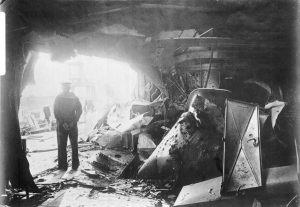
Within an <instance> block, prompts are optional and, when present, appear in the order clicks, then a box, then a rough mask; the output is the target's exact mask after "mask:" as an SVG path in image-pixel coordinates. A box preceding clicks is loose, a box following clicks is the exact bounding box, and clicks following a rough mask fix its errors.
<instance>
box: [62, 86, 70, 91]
mask: <svg viewBox="0 0 300 207" xmlns="http://www.w3.org/2000/svg"><path fill="white" fill-rule="evenodd" d="M70 89H71V85H70V84H63V85H62V91H63V92H69V91H70Z"/></svg>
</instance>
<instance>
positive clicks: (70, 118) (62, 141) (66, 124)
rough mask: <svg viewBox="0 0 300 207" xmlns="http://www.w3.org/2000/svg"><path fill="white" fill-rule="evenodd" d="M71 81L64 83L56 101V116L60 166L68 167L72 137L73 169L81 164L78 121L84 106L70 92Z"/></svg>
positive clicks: (62, 167) (65, 168) (62, 168)
mask: <svg viewBox="0 0 300 207" xmlns="http://www.w3.org/2000/svg"><path fill="white" fill-rule="evenodd" d="M70 89H71V83H70V82H64V83H62V93H60V94H59V95H58V96H57V97H56V98H55V102H54V116H55V118H56V123H57V145H58V168H59V169H61V170H67V169H68V162H67V150H66V148H67V141H68V136H69V138H70V142H71V147H72V169H73V170H76V169H77V168H78V166H79V159H78V128H77V122H78V120H79V118H80V115H81V113H82V106H81V103H80V101H79V99H78V97H77V96H76V95H75V94H74V93H73V92H70Z"/></svg>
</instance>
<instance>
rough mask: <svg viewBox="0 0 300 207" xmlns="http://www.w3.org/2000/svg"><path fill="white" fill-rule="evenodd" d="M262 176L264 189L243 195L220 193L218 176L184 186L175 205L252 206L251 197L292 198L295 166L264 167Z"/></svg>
mask: <svg viewBox="0 0 300 207" xmlns="http://www.w3.org/2000/svg"><path fill="white" fill-rule="evenodd" d="M264 175H265V182H264V185H265V187H264V188H261V189H259V190H258V189H255V190H253V191H246V192H244V193H245V194H246V195H244V196H241V197H239V196H237V195H236V194H233V195H227V196H226V195H225V196H224V195H221V194H220V191H221V184H222V177H221V176H219V177H216V178H213V179H210V180H206V181H202V182H199V183H194V184H191V185H186V186H184V187H183V188H182V190H181V192H180V193H179V195H178V197H177V199H176V202H175V204H174V206H253V205H252V203H253V199H258V200H260V201H261V200H268V201H270V200H273V199H274V198H275V197H276V198H278V197H279V198H280V196H282V198H286V196H287V195H288V197H292V196H294V195H295V194H298V193H299V184H298V178H297V169H296V166H295V165H288V166H282V167H274V168H267V169H265V170H264ZM245 198H246V199H245ZM274 200H275V201H274V202H273V205H272V206H274V205H275V206H281V205H280V204H279V203H276V199H274ZM283 201H284V199H283ZM285 205H286V203H285ZM268 206H269V205H268Z"/></svg>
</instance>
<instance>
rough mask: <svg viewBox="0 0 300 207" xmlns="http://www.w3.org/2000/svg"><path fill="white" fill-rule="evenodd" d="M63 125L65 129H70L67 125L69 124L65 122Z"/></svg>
mask: <svg viewBox="0 0 300 207" xmlns="http://www.w3.org/2000/svg"><path fill="white" fill-rule="evenodd" d="M63 127H64V129H65V130H67V131H68V130H70V127H69V125H68V124H67V123H64V124H63Z"/></svg>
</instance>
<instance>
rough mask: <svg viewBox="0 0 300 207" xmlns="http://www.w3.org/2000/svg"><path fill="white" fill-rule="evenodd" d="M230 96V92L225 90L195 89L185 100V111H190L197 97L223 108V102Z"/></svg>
mask: <svg viewBox="0 0 300 207" xmlns="http://www.w3.org/2000/svg"><path fill="white" fill-rule="evenodd" d="M230 94H231V91H229V90H225V89H215V88H197V89H195V90H193V91H192V92H191V93H190V95H189V97H188V100H187V104H186V109H187V110H189V109H190V107H191V106H192V104H193V102H194V100H195V99H196V97H197V96H201V97H202V98H204V99H207V100H209V101H210V102H212V103H214V104H216V105H217V106H224V103H225V100H226V98H228V97H229V96H230Z"/></svg>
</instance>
